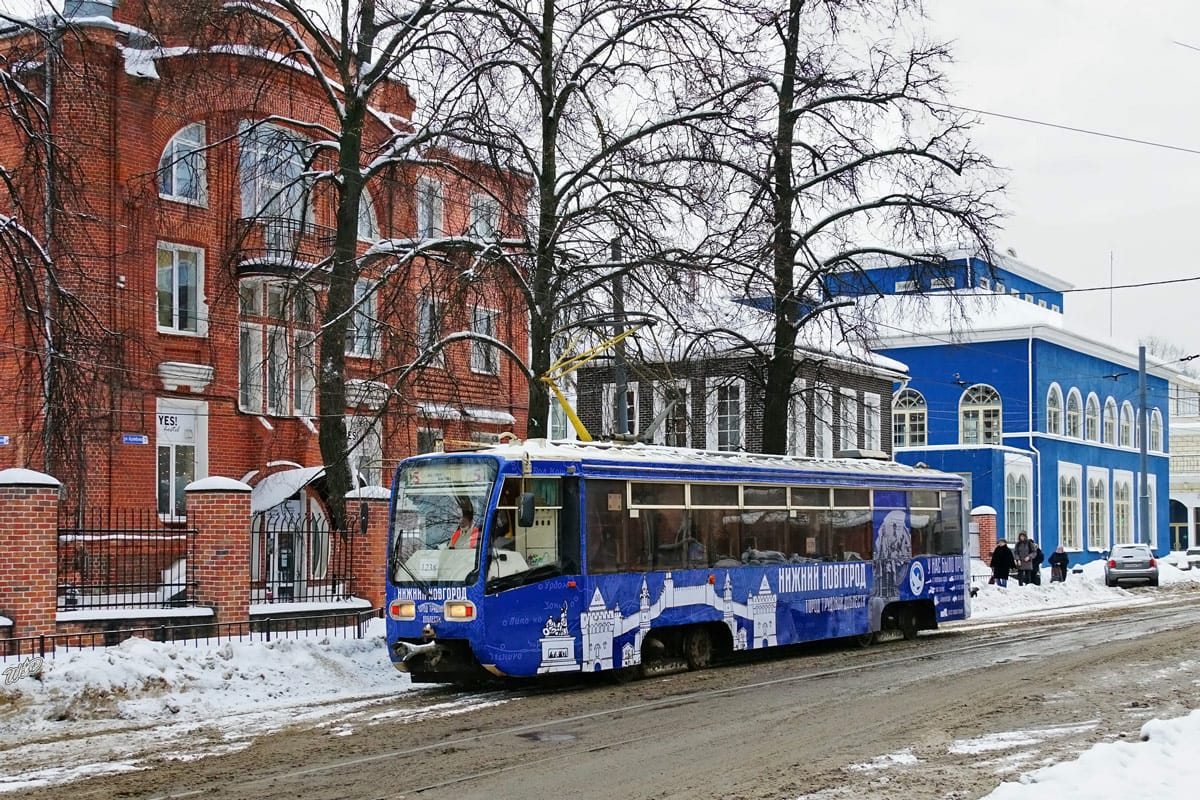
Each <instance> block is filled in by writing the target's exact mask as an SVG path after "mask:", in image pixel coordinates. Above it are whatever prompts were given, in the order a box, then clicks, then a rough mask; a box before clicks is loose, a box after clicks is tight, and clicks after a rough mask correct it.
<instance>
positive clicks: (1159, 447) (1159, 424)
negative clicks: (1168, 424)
mask: <svg viewBox="0 0 1200 800" xmlns="http://www.w3.org/2000/svg"><path fill="white" fill-rule="evenodd" d="M1146 447H1148V448H1149V449H1150V450H1152V451H1154V452H1155V453H1161V452H1163V421H1162V414H1161V413H1159V410H1158V409H1157V408H1156V409H1154V410H1153V411H1151V412H1150V441H1149V442H1147V443H1146Z"/></svg>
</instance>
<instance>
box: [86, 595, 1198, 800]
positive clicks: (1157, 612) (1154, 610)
mask: <svg viewBox="0 0 1200 800" xmlns="http://www.w3.org/2000/svg"><path fill="white" fill-rule="evenodd" d="M1196 622H1200V609H1197V608H1194V607H1192V606H1190V605H1174V604H1173V605H1169V606H1154V607H1140V608H1136V609H1123V610H1122V609H1112V610H1101V611H1099V612H1095V611H1093V612H1092V613H1091V614H1090V615H1089V617H1088V618H1087V619H1084V620H1080V619H1078V618H1067V619H1062V620H1043V621H1041V622H1040V623H1039V625H1040V627H1039V629H1038V630H1037V631H1024V632H1022V633H1021V635H1020V637H1019V639H1014V638H1013V636H1012V632H1011V626H1001V627H989V628H982V629H970V630H953V629H952V630H949V631H945V632H938V633H935V634H931V635H930V634H927V635H923V636H921V637H919V639H918V640H917V641H915V642H903V643H899V642H898V643H896V644H897V645H899V646H900V647H903V649H904V651H905V652H903V653H901V654H894V655H893V654H889V653H887V652H884V651H887V650H891V649H892V647H890V646H887V645H884V646H882V647H879V648H878V649H876V650H871V649H867V650H862V651H856V650H851V649H850V648H847V647H843V648H842V649H840V650H837V651H833V652H829V651H828V648H825V652H818V653H817V654H815V655H809V656H803V657H802V658H816V659H820V661H822V662H824V663H823V664H822V665H820V666H817V667H815V668H809V669H803V670H802V671H799V672H789V673H788V674H786V675H779V676H775V677H769V678H766V679H762V680H752V681H747V682H742V683H738V684H736V685H723V686H709V687H707V688H702V689H687V688H685V690H684V691H682V692H681V691H678V690H679V688H680V683H681V682H682V683H683V684H684V686H685V687H690V686H694V685H695V683H696V682H710V683H711V682H712V681H713V680H721V679H722V678H723V677H726V676H728V675H730V674H731V673H733V672H735V671H737V670H740V669H751V670H755V671H762V670H765V671H767V672H775V671H778V670H779V669H788V668H789V667H792V666H794V665H796V664H799V663H801V662H800V661H799V660H797V658H796V656H795V655H794V651H793V652H792V653H784V654H782V655H780V656H774V655H772V656H762V657H751V658H743V659H737V660H734V661H733V662H732V663H730V664H726V665H724V666H719V667H715V668H713V669H712V670H708V671H704V672H697V673H687V674H685V675H683V676H676V677H675V678H673V679H669V680H648V681H643V682H637V683H631V684H628V685H627V687H610V688H609V690H607V692H606V690H603V689H600V690H595V689H592V690H589V687H588V686H580V685H579V684H578V683H576V684H572V685H570V686H565V687H564V686H544V687H541V686H534V687H525V688H522V689H519V690H506V691H501V692H495V693H488V694H486V695H480V694H479V693H477V692H475V693H473V692H466V691H458V692H447V693H446V695H444V696H445V697H447V699H465V698H467V697H487V696H489V695H494V696H496V697H497V698H502V699H504V700H505V701H507V702H506V706H508V705H510V704H512V703H514V702H524V701H529V702H531V703H543V704H544V703H545V702H547V701H548V702H550V703H551V704H552V705H573V703H572V700H573V699H576V698H578V699H580V700H581V702H580V704H581V705H586V704H588V703H593V702H595V701H596V700H597V699H599V700H600V701H601V702H600V703H599V707H596V708H593V709H591V710H587V711H583V712H578V713H569V714H559V715H551V716H549V717H547V718H542V719H538V720H536V721H533V722H523V723H520V724H515V725H505V724H503V723H502V721H503V719H504V715H500V716H498V717H495V718H494V719H493V718H492V717H491V715H488V716H489V718H488V719H485V720H480V721H479V722H478V723H477V724H478V726H479V727H480V728H485V729H479V728H476V729H475V730H472V731H471V732H469V733H468V732H465V731H463V730H461V728H460V729H458V730H455V731H453V732H451V731H442V732H441V735H440V736H439V735H437V734H436V733H435V731H436V726H426V725H425V723H424V721H414V722H411V723H407V724H408V725H409V726H411V730H409V731H405V732H403V733H402V735H406V736H420V735H422V731H423V729H424V728H426V727H429V728H430V737H431V739H436V740H429V741H425V742H422V743H420V744H416V745H412V746H406V747H398V748H397V747H390V748H387V749H384V750H380V751H378V752H372V753H367V754H363V753H358V754H356V755H354V756H350V757H343V758H328V759H326V760H324V761H322V763H315V764H312V763H310V765H308V766H305V767H299V768H294V767H293V768H287V769H280V770H270V771H268V773H267V774H263V773H262V772H259V773H258V775H256V776H254V777H250V778H249V779H247V776H246V774H245V773H242V774H241V775H240V776H239V777H240V779H239V780H236V781H233V782H230V781H229V780H228V778H229V775H228V774H226V775H225V780H224V781H223V782H222V783H221V784H220V785H219V786H212V785H210V787H209V788H207V789H203V790H197V789H196V788H195V783H192V785H191V786H189V787H188V789H186V790H185V791H183V792H170V791H168V792H166V793H162V794H155V795H153V796H154V797H155V798H161V800H167V798H181V797H191V796H197V792H198V791H203V793H204V794H206V795H208V796H216V797H272V796H283V795H272V794H270V790H271V789H272V788H278V787H279V786H280V782H281V781H282V782H283V783H284V784H289V785H307V784H309V783H314V782H315V783H322V782H323V781H326V780H330V779H332V778H334V777H335V776H337V775H339V774H358V773H360V772H361V771H363V770H369V769H373V768H376V767H377V766H378V765H381V764H384V765H386V764H389V763H395V764H414V763H418V764H424V763H436V764H439V765H442V764H443V763H445V761H446V760H450V761H455V762H456V763H457V762H458V761H463V762H465V763H463V764H462V765H461V766H462V767H464V768H461V769H449V768H443V767H441V766H439V769H438V770H436V775H434V774H431V775H429V776H428V778H430V779H425V780H421V779H419V776H420V774H421V772H420V771H418V776H417V777H418V779H416V780H412V781H411V782H409V781H406V782H405V783H406V785H405V786H404V787H403V788H398V789H388V790H385V791H382V792H381V791H379V789H380V788H381V787H376V789H375V790H374V791H372V792H371V793H370V794H367V795H361V796H364V797H367V796H369V797H372V798H393V799H398V798H410V797H413V796H432V795H434V794H436V793H437V792H438V791H439V790H445V789H449V788H451V787H455V788H456V790H459V792H460V794H461V791H465V788H464V787H469V786H471V785H473V784H479V783H481V782H487V781H489V780H491V781H496V780H503V779H504V778H505V776H506V775H507V774H509V773H513V772H516V771H521V772H524V773H528V772H529V771H530V770H538V769H546V770H554V769H557V767H556V765H568V764H576V763H578V762H579V761H580V760H581V759H584V758H587V757H590V756H595V755H596V754H601V753H605V752H606V751H607V752H611V751H613V750H617V749H622V748H630V747H637V746H638V745H639V743H653V742H654V741H655V740H656V739H658V738H660V737H661V736H662V735H663V733H662V731H660V730H651V731H649V732H645V733H642V734H632V733H631V731H629V730H628V729H627V725H626V723H627V722H628V721H629V720H630V719H638V720H642V719H646V718H647V715H650V716H653V715H654V713H655V712H658V713H660V714H665V713H666V712H670V711H674V710H677V709H678V708H680V707H684V706H695V707H697V708H700V709H704V708H707V707H709V706H711V705H713V704H715V703H716V702H717V701H718V700H720V699H722V698H736V697H737V696H738V695H746V696H753V695H761V694H763V693H767V692H772V691H775V690H780V689H787V688H788V687H789V686H797V687H803V688H807V687H806V685H807V684H813V683H818V682H823V681H828V680H830V679H838V678H842V677H845V676H848V675H853V674H861V675H864V676H870V675H871V673H872V672H873V671H878V672H879V673H881V674H893V675H894V674H896V671H897V669H898V668H903V667H904V666H905V665H911V664H917V663H922V662H924V663H925V664H927V665H928V664H936V665H939V666H940V669H939V670H938V671H941V670H945V671H947V672H948V674H950V675H956V674H959V673H961V672H963V671H965V668H964V667H963V666H962V664H963V663H964V662H970V657H971V656H972V655H973V654H976V653H980V652H987V651H996V658H995V659H994V660H995V662H996V663H997V664H1004V663H1006V662H1013V661H1018V660H1025V659H1029V658H1042V657H1046V653H1048V652H1053V649H1054V648H1049V649H1046V648H1045V645H1046V644H1052V643H1055V642H1063V641H1065V640H1070V639H1071V638H1072V637H1075V636H1080V637H1083V639H1085V640H1086V641H1085V642H1084V643H1082V644H1079V645H1078V646H1077V648H1086V647H1090V646H1093V644H1092V643H1101V642H1115V641H1120V640H1122V639H1128V638H1135V636H1144V635H1147V634H1153V633H1157V632H1160V631H1166V630H1170V629H1172V628H1179V627H1181V626H1184V625H1188V626H1190V625H1194V624H1195V623H1196ZM1122 629H1124V630H1122ZM1136 631H1140V633H1136ZM960 637H969V639H970V640H969V641H966V642H964V641H963V640H962V638H960ZM1031 654H1032V655H1031ZM948 659H949V660H952V661H953V663H949V662H948ZM830 662H835V663H830ZM836 662H849V663H836ZM910 672H914V673H915V672H916V671H915V670H910ZM863 683H864V684H865V685H870V684H871V682H870V681H869V680H866V681H864V682H863ZM622 690H623V691H622ZM612 691H620V692H621V696H623V697H627V696H628V692H630V691H638V692H640V693H642V694H643V695H644V696H645V695H651V696H649V697H647V698H646V699H642V700H639V701H637V702H620V703H616V704H610V703H604V702H603V697H600V698H597V697H596V695H597V694H599V695H604V694H606V693H608V692H612ZM889 691H890V690H889ZM659 692H666V694H663V695H661V696H652V695H655V694H658V693H659ZM556 695H557V696H559V697H555V696H556ZM789 696H797V697H803V696H804V693H803V692H802V691H800V692H791V693H789ZM686 713H689V714H693V715H696V714H699V715H702V714H703V711H700V712H696V711H693V710H691V709H689V710H688V712H686ZM493 721H494V722H496V723H499V724H498V725H497V726H496V727H488V726H490V725H491V724H492V722H493ZM596 723H607V724H601V725H597V724H596ZM580 730H586V731H588V736H589V737H590V738H588V739H587V740H584V739H582V738H579V737H577V736H576V735H574V734H573V733H572V731H580ZM555 732H558V735H548V736H544V737H537V736H535V734H555ZM379 738H380V737H375V738H374V739H373V741H378V739H379ZM522 740H529V741H536V742H539V743H540V744H542V745H545V746H552V747H554V750H553V751H551V752H537V750H536V749H533V748H532V747H528V746H527V747H523V748H520V749H519V750H520V755H519V757H516V756H515V755H514V757H512V758H510V759H507V760H506V758H504V757H501V758H499V759H498V760H497V759H496V758H495V753H497V752H501V753H509V752H511V751H513V749H514V748H513V747H512V745H511V743H512V742H513V741H522ZM497 742H504V743H505V745H504V746H502V747H494V746H492V743H497ZM462 753H467V754H468V755H467V757H466V758H460V757H459V754H462ZM473 756H483V758H482V759H481V760H482V761H483V762H484V763H480V764H478V765H477V766H475V767H472V766H471V764H472V763H473V761H474V760H477V759H475V758H473ZM260 763H261V762H260ZM564 768H565V767H564ZM406 772H407V770H406ZM410 774H411V773H410ZM434 777H436V779H435V780H434V779H431V778H434ZM130 779H132V776H130ZM97 788H99V787H97ZM214 792H215V793H214ZM75 794H76V796H86V794H87V793H86V792H83V793H78V792H77V793H75ZM98 796H99V795H98ZM104 796H111V795H104ZM313 796H316V795H313ZM321 796H324V795H321ZM330 796H335V795H330ZM342 796H358V795H342Z"/></svg>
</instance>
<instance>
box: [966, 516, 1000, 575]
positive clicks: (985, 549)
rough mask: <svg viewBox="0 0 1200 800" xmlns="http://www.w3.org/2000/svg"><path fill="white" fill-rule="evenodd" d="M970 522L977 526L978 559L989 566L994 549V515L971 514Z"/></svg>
mask: <svg viewBox="0 0 1200 800" xmlns="http://www.w3.org/2000/svg"><path fill="white" fill-rule="evenodd" d="M971 521H972V522H974V523H976V524H977V525H978V526H979V557H980V558H982V559H983V561H984V562H985V563H987V564H991V563H992V551H993V550H995V549H996V515H995V514H972V515H971Z"/></svg>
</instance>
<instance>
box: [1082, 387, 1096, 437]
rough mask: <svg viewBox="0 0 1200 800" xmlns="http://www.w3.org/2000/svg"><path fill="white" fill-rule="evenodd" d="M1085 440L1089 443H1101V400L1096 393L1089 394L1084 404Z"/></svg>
mask: <svg viewBox="0 0 1200 800" xmlns="http://www.w3.org/2000/svg"><path fill="white" fill-rule="evenodd" d="M1083 438H1084V439H1085V440H1086V441H1089V442H1098V441H1100V398H1099V397H1097V396H1096V393H1095V392H1090V393H1088V396H1087V403H1085V404H1084V408H1083Z"/></svg>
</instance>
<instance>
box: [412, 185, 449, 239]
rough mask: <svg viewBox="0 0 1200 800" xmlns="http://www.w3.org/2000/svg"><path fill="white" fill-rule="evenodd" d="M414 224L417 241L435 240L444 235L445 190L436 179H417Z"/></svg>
mask: <svg viewBox="0 0 1200 800" xmlns="http://www.w3.org/2000/svg"><path fill="white" fill-rule="evenodd" d="M416 205H417V210H416V223H417V230H416V234H417V238H418V239H437V238H439V237H441V236H443V235H445V231H446V220H445V189H444V187H443V185H442V182H441V181H439V180H437V179H436V178H431V177H429V176H427V175H422V176H421V177H420V178H417V191H416Z"/></svg>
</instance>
